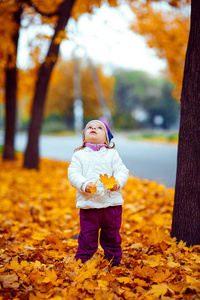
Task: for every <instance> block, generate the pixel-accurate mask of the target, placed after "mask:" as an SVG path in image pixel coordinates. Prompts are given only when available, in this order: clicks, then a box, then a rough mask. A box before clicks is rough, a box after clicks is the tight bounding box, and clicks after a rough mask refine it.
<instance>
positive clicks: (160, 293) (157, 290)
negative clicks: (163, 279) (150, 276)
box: [147, 284, 168, 298]
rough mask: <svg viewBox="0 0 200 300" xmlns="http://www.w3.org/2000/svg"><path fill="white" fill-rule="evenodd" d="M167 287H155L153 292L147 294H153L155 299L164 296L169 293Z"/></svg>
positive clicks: (152, 289)
mask: <svg viewBox="0 0 200 300" xmlns="http://www.w3.org/2000/svg"><path fill="white" fill-rule="evenodd" d="M167 291H168V289H167V285H165V284H162V285H153V286H152V288H151V290H150V291H148V292H147V294H152V295H153V296H154V297H155V298H156V297H160V296H164V295H165V294H166V293H167Z"/></svg>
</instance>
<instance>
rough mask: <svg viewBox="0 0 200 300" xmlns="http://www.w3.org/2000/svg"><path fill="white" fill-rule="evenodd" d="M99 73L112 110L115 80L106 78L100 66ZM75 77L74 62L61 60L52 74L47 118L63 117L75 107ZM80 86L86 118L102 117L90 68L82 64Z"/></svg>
mask: <svg viewBox="0 0 200 300" xmlns="http://www.w3.org/2000/svg"><path fill="white" fill-rule="evenodd" d="M97 72H98V77H99V81H100V84H101V88H102V92H103V94H104V97H105V99H106V102H107V105H108V106H109V108H110V109H113V107H114V103H113V94H114V84H115V79H114V77H112V76H111V77H108V76H106V75H105V74H104V73H103V72H102V70H101V67H100V66H98V67H97ZM74 76H75V70H74V63H73V61H68V62H64V61H62V60H59V61H58V63H57V65H56V67H55V68H54V70H53V72H52V76H51V80H50V86H49V89H48V94H47V102H46V107H45V116H48V115H49V114H51V113H53V112H54V113H56V114H61V115H62V114H65V113H66V112H67V111H69V110H70V108H72V107H73V101H74V97H75V91H74ZM80 85H81V91H80V92H81V98H82V100H83V107H84V115H85V117H86V118H87V117H93V116H96V117H98V116H101V115H102V112H101V108H100V104H99V101H98V97H97V92H96V88H95V86H94V81H93V78H92V75H91V72H90V68H89V67H86V68H83V67H82V66H81V63H80Z"/></svg>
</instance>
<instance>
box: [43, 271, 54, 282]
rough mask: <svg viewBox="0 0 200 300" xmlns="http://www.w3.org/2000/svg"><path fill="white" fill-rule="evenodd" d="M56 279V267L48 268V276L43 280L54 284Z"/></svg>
mask: <svg viewBox="0 0 200 300" xmlns="http://www.w3.org/2000/svg"><path fill="white" fill-rule="evenodd" d="M56 279H57V275H56V272H55V271H54V269H47V270H46V277H45V278H44V280H43V282H45V283H48V282H52V283H53V284H54V283H55V281H56Z"/></svg>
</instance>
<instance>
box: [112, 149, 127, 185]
mask: <svg viewBox="0 0 200 300" xmlns="http://www.w3.org/2000/svg"><path fill="white" fill-rule="evenodd" d="M113 176H114V177H115V178H116V179H117V181H118V184H119V187H120V188H122V187H123V186H124V185H125V184H126V182H127V180H128V176H129V170H128V169H127V168H126V166H125V165H124V164H123V162H122V159H121V157H120V156H119V154H118V152H117V151H116V150H115V152H114V155H113Z"/></svg>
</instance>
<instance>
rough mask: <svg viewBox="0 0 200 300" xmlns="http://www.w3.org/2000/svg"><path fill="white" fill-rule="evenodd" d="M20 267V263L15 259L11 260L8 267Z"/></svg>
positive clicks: (14, 268)
mask: <svg viewBox="0 0 200 300" xmlns="http://www.w3.org/2000/svg"><path fill="white" fill-rule="evenodd" d="M19 268H20V264H19V263H18V261H17V260H12V261H11V262H10V264H9V269H13V270H17V269H19Z"/></svg>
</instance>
